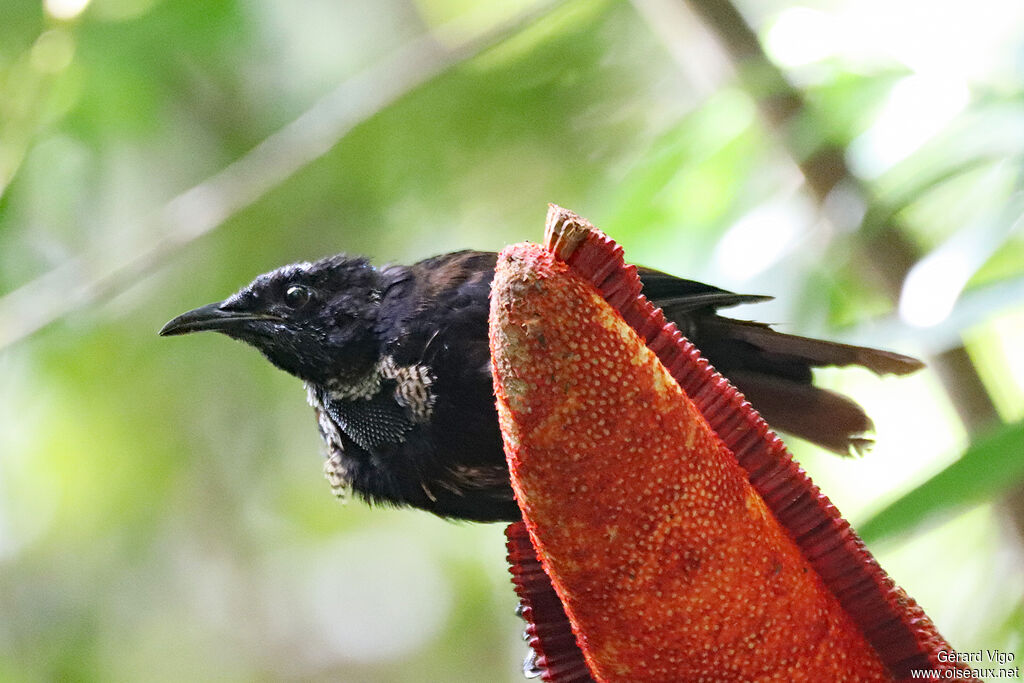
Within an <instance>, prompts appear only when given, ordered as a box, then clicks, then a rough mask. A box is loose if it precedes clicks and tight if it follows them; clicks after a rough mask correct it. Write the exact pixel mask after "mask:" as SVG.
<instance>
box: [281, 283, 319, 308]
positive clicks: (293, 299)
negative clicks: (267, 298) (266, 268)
mask: <svg viewBox="0 0 1024 683" xmlns="http://www.w3.org/2000/svg"><path fill="white" fill-rule="evenodd" d="M311 297H312V294H311V293H310V291H309V287H303V286H302V285H292V286H291V287H289V288H288V289H287V290H285V293H284V304H285V306H287V307H288V308H293V309H299V308H302V307H303V306H305V305H306V304H307V303H309V299H310V298H311Z"/></svg>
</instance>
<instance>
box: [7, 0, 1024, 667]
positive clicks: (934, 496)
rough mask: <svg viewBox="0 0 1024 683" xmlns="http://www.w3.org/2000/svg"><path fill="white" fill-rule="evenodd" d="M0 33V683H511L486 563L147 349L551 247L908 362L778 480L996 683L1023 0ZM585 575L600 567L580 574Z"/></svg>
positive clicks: (476, 545) (1010, 622) (574, 8)
mask: <svg viewBox="0 0 1024 683" xmlns="http://www.w3.org/2000/svg"><path fill="white" fill-rule="evenodd" d="M735 9H736V8H735V7H733V6H732V5H729V4H727V3H724V2H721V0H715V1H705V0H694V1H693V2H692V3H690V4H687V3H684V2H677V1H675V0H636V1H635V2H611V1H584V0H575V1H567V2H555V3H525V2H511V1H510V0H504V1H502V2H487V3H483V2H469V1H468V0H379V1H371V0H351V1H346V2H335V1H332V0H310V1H308V2H288V1H286V0H250V1H248V2H245V1H243V0H92V1H91V2H90V1H89V0H45V1H44V2H42V3H41V2H38V1H28V0H0V193H2V194H0V680H3V681H37V680H96V681H108V680H124V681H129V680H132V681H133V680H145V681H180V680H238V681H246V680H254V679H256V680H299V679H301V680H333V681H441V680H444V681H519V680H522V677H521V674H520V672H519V667H520V662H521V660H522V657H523V655H524V654H525V645H524V643H522V641H521V640H520V639H519V632H520V630H521V628H522V626H521V623H520V622H519V621H518V620H517V619H516V618H515V617H514V616H513V609H514V607H515V600H514V596H513V593H512V589H511V585H510V584H509V581H508V578H507V573H506V570H505V563H504V547H503V536H502V528H501V526H500V525H491V526H480V525H470V524H452V523H446V522H443V521H440V520H437V519H434V518H432V517H430V516H428V515H426V514H424V513H419V512H412V511H393V510H370V509H367V508H366V507H365V506H363V505H362V504H361V503H356V502H353V503H349V504H348V505H346V506H340V505H339V504H338V503H337V502H336V501H335V500H334V499H333V498H332V497H331V495H330V493H329V491H328V487H327V484H326V482H324V481H323V478H322V476H321V473H320V467H321V455H320V452H321V451H320V443H319V438H318V436H317V432H316V427H315V425H314V420H313V416H312V414H311V411H310V409H309V408H308V406H306V404H305V401H304V392H303V390H302V387H301V385H300V383H299V382H298V381H297V380H294V379H292V378H290V377H288V376H286V375H284V374H283V373H280V372H278V371H277V370H275V369H274V368H273V367H271V366H270V365H269V364H268V363H267V362H265V361H264V360H263V359H262V358H261V357H260V356H259V355H258V354H257V353H255V352H254V351H252V350H251V349H248V348H245V347H242V346H241V345H237V344H233V343H231V342H230V341H228V340H227V339H225V338H223V337H220V336H216V335H208V336H207V335H199V336H196V337H190V338H187V339H160V338H158V337H157V336H156V332H157V330H158V329H159V328H160V326H161V324H163V323H164V322H165V321H166V320H168V319H169V318H171V317H172V316H174V315H176V314H178V313H180V312H182V311H184V310H186V309H189V308H192V307H194V306H197V305H200V304H204V303H207V302H210V301H214V300H217V299H220V298H222V297H223V296H225V295H227V294H228V293H230V292H232V291H234V290H235V289H236V288H238V287H239V286H240V285H242V284H244V283H246V282H248V281H249V280H250V279H251V278H252V277H253V276H254V275H256V274H257V273H260V272H263V271H265V270H268V269H271V268H273V267H276V266H278V265H281V264H283V263H287V262H290V261H294V260H301V259H312V258H315V257H319V256H322V255H326V254H330V253H335V252H338V251H348V252H355V253H362V254H367V255H370V256H372V257H373V258H374V259H375V260H376V261H377V262H386V261H412V260H415V259H418V258H422V257H426V256H429V255H432V254H435V253H439V252H442V251H448V250H452V249H457V248H465V247H474V248H482V249H499V248H501V247H502V246H503V245H506V244H509V243H512V242H518V241H523V240H538V239H540V236H541V232H542V226H543V221H544V215H545V211H546V204H547V202H556V203H559V204H561V205H563V206H566V207H569V208H571V209H574V210H576V211H578V212H580V213H581V214H583V215H585V216H587V217H588V218H590V219H591V220H593V221H594V222H595V223H596V224H597V225H598V226H599V227H601V228H602V229H604V230H605V231H606V232H608V233H609V234H610V235H612V236H613V237H614V238H615V239H616V240H618V241H619V242H620V243H621V244H622V245H623V246H624V247H625V249H626V254H627V257H628V258H629V259H630V260H632V261H635V262H639V263H644V264H647V265H651V266H654V267H658V268H661V269H665V270H669V271H672V272H675V273H678V274H680V275H685V276H687V277H693V278H697V279H702V280H705V281H708V282H712V283H714V284H717V285H719V286H723V287H727V288H731V289H738V290H741V291H746V292H752V293H770V294H773V295H775V296H776V297H778V298H777V300H776V301H774V302H771V303H769V304H762V305H759V306H758V307H757V308H749V309H740V310H739V311H738V312H737V315H738V316H743V317H751V318H757V319H760V320H766V321H770V322H773V323H777V324H778V327H779V328H780V329H783V330H785V331H791V332H800V333H803V334H811V335H819V336H824V337H828V338H833V339H838V340H843V341H852V342H857V343H867V344H873V345H877V346H883V347H888V348H892V349H896V350H899V351H902V352H905V353H910V354H915V355H919V356H921V357H923V358H925V359H927V360H928V361H929V363H930V365H931V368H930V369H929V370H927V371H924V372H921V373H919V374H917V375H915V376H912V377H910V378H903V379H894V378H886V379H878V378H876V377H874V376H872V375H870V374H869V373H867V372H866V371H861V370H845V371H828V372H823V373H821V381H822V382H823V383H825V384H827V385H828V386H833V387H836V388H838V389H841V390H843V391H845V392H848V393H850V394H852V395H853V396H855V397H856V398H857V400H859V401H860V402H861V403H863V404H864V405H865V406H866V407H867V408H868V410H869V412H870V414H871V415H872V416H873V417H874V418H875V422H876V425H877V446H876V447H875V449H874V451H873V452H872V453H871V454H869V455H868V456H867V457H865V458H862V459H846V460H844V459H840V458H836V457H834V456H832V455H829V454H826V453H823V452H821V451H818V450H816V449H814V448H812V447H809V446H807V445H806V444H802V443H799V442H794V443H793V444H792V447H793V450H794V451H795V453H796V455H797V458H798V459H799V460H800V461H801V462H802V463H803V465H804V467H805V468H806V469H807V470H808V471H809V472H810V473H811V474H812V476H814V478H815V480H816V481H817V482H818V483H819V484H820V485H821V487H822V489H823V490H824V491H826V492H827V493H828V494H829V496H831V497H832V499H833V500H834V501H835V502H836V503H837V505H838V506H839V507H840V509H841V510H843V512H844V513H845V514H846V516H847V517H848V518H850V519H851V521H852V522H853V523H854V524H855V526H858V528H860V529H861V530H862V531H863V532H864V535H865V537H866V538H867V540H868V541H869V543H870V545H871V547H872V549H873V550H874V551H875V552H876V554H877V556H878V557H879V559H880V561H881V563H882V564H883V566H885V567H886V568H887V569H888V571H889V572H890V573H891V574H892V575H893V577H894V578H895V579H896V581H897V582H899V583H900V584H902V585H903V586H904V587H905V588H906V589H907V590H908V592H909V593H910V594H911V595H913V596H914V597H915V598H917V600H918V601H919V602H921V603H922V604H923V605H924V607H925V608H926V610H927V611H928V612H929V613H930V615H931V616H932V618H933V619H934V620H935V621H936V622H937V623H938V625H939V627H940V630H941V631H942V632H943V633H944V634H945V635H946V637H947V638H948V639H949V640H950V641H951V643H953V645H954V646H956V647H957V648H959V649H961V650H977V649H980V648H988V649H995V648H998V649H1002V650H1008V651H1013V652H1017V653H1020V654H1019V655H1018V661H1017V662H1016V664H1018V665H1019V663H1020V662H1019V658H1020V656H1022V655H1024V648H1022V641H1021V638H1022V635H1024V603H1022V597H1021V596H1022V593H1024V573H1022V572H1021V569H1020V568H1021V566H1024V564H1022V559H1024V558H1022V544H1021V539H1022V533H1024V428H1022V427H1021V422H1020V421H1021V419H1022V418H1024V358H1022V355H1021V349H1024V230H1021V228H1020V224H1019V223H1018V220H1019V219H1020V217H1021V215H1022V214H1024V192H1022V189H1024V177H1022V171H1024V166H1022V162H1024V5H1021V4H1020V3H1019V1H1018V0H980V1H979V2H974V3H959V2H952V1H951V0H941V1H939V2H934V1H930V2H926V1H924V0H913V1H911V0H895V1H891V2H880V1H876V0H871V1H868V2H864V1H857V0H822V1H821V2H808V3H805V4H802V5H799V6H798V5H794V4H790V3H786V2H779V1H775V0H771V1H769V2H759V3H755V2H752V1H748V2H746V3H744V4H742V5H740V6H739V8H738V9H739V10H740V11H741V12H742V19H741V17H740V15H738V14H736V13H735V11H734V10H735ZM595 552H600V549H595Z"/></svg>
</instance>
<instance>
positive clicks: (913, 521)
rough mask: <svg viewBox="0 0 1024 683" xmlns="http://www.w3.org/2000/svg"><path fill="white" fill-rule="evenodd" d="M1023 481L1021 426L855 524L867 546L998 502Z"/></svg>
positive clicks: (969, 451) (1007, 430)
mask: <svg viewBox="0 0 1024 683" xmlns="http://www.w3.org/2000/svg"><path fill="white" fill-rule="evenodd" d="M1022 481H1024V422H1018V423H1015V424H1011V425H1007V426H1005V427H1003V428H1002V429H1000V430H999V431H998V432H996V433H995V434H992V435H991V436H989V437H987V438H985V439H982V440H980V441H978V442H976V443H974V444H972V445H971V446H970V447H969V448H968V449H967V450H966V451H965V452H964V454H963V455H962V456H960V459H959V460H957V461H956V462H955V463H953V464H952V465H950V466H949V467H947V468H946V469H944V470H942V471H941V472H939V473H938V474H936V475H935V476H934V477H932V478H931V479H929V480H927V481H926V482H924V483H923V484H921V485H920V486H918V487H916V488H915V489H913V490H911V491H909V492H908V493H906V494H904V495H903V496H901V497H900V498H899V499H898V500H896V501H895V502H893V503H891V504H889V505H888V506H886V507H885V508H884V509H883V510H882V511H881V512H879V513H878V514H876V515H875V516H874V517H872V518H871V519H869V520H868V521H867V522H865V523H864V524H862V525H860V526H859V528H858V532H859V533H860V535H861V537H862V538H863V539H864V540H865V541H866V542H867V543H876V542H879V541H883V540H885V539H888V538H892V537H894V536H897V535H899V534H905V533H908V532H910V531H911V530H913V529H914V528H915V527H917V526H918V525H920V524H922V523H924V522H926V521H929V520H933V519H939V518H942V517H948V516H949V515H952V514H954V513H955V512H957V511H960V510H962V509H963V508H965V507H967V506H969V505H976V504H978V503H983V502H986V501H992V500H998V499H999V498H1001V497H1002V496H1003V495H1004V494H1006V493H1007V492H1008V491H1010V490H1011V489H1013V488H1015V487H1017V486H1019V485H1020V484H1021V482H1022Z"/></svg>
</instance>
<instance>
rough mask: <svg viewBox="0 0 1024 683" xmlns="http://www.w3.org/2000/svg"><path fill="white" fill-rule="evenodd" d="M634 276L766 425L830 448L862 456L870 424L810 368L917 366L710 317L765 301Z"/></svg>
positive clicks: (647, 272)
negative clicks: (815, 378) (815, 381)
mask: <svg viewBox="0 0 1024 683" xmlns="http://www.w3.org/2000/svg"><path fill="white" fill-rule="evenodd" d="M639 271H640V276H641V279H642V280H643V283H644V294H645V295H646V296H647V297H648V298H649V299H651V301H653V302H654V304H655V305H657V306H660V307H661V308H662V309H663V310H664V312H665V315H666V317H668V318H669V319H670V320H672V321H673V322H675V323H676V325H677V326H678V327H679V329H680V331H681V332H682V333H683V334H684V335H686V336H687V337H688V338H689V339H690V341H692V342H693V343H694V344H695V345H696V346H697V348H698V349H700V352H701V354H702V355H703V356H704V357H705V358H707V359H708V361H709V362H710V363H711V364H712V365H713V366H714V367H715V369H716V370H718V371H719V372H720V373H722V374H723V375H724V376H725V377H727V378H728V379H729V380H730V381H731V382H732V383H733V384H735V385H736V387H737V388H738V389H739V390H740V391H741V392H743V394H744V396H746V398H747V400H749V401H750V403H751V405H753V406H754V407H755V408H756V409H757V410H758V411H759V412H760V413H761V414H762V416H763V417H764V418H765V420H766V421H767V422H768V423H769V424H771V425H772V426H773V427H775V428H777V429H779V430H780V431H784V432H787V433H789V434H792V435H794V436H798V437H800V438H803V439H806V440H808V441H811V442H813V443H816V444H818V445H819V446H822V447H823V448H826V449H828V450H830V451H833V452H836V453H839V454H842V455H847V454H849V453H851V452H855V453H862V452H863V451H864V450H866V449H867V448H868V447H869V446H870V444H871V440H870V438H868V437H867V436H866V435H867V434H868V433H869V432H870V431H872V429H873V424H872V422H871V419H870V418H869V417H868V416H867V415H866V414H865V413H864V410H863V409H862V408H861V407H860V406H859V405H857V403H855V402H854V401H852V400H851V399H849V398H847V397H845V396H842V395H840V394H837V393H835V392H832V391H829V390H827V389H822V388H820V387H816V386H814V385H813V383H812V382H813V376H812V372H811V370H812V368H816V367H826V366H849V365H859V366H862V367H865V368H867V369H869V370H871V371H872V372H875V373H877V374H880V375H881V374H887V373H893V374H906V373H909V372H913V371H915V370H918V369H920V368H921V367H923V363H921V361H919V360H917V359H915V358H911V357H909V356H904V355H902V354H898V353H893V352H891V351H883V350H881V349H872V348H867V347H862V346H853V345H850V344H841V343H838V342H832V341H826V340H821V339H811V338H808V337H801V336H797V335H792V334H785V333H782V332H777V331H776V330H773V329H772V328H771V327H770V326H769V325H766V324H764V323H758V322H751V321H746V320H735V319H733V318H727V317H724V316H720V315H718V313H717V311H718V309H720V308H726V307H729V306H736V305H738V304H743V303H756V302H758V301H765V300H767V299H769V298H771V297H764V296H758V295H749V294H735V293H733V292H729V291H727V290H723V289H719V288H717V287H712V286H710V285H705V284H702V283H700V282H694V281H692V280H684V279H682V278H676V277H674V276H672V275H668V274H667V273H662V272H660V271H655V270H651V269H646V268H641V269H639Z"/></svg>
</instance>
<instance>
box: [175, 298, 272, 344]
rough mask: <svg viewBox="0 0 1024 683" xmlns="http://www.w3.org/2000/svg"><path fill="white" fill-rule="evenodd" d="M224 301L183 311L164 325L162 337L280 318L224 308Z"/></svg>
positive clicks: (223, 328)
mask: <svg viewBox="0 0 1024 683" xmlns="http://www.w3.org/2000/svg"><path fill="white" fill-rule="evenodd" d="M223 306H224V302H223V301H218V302H217V303H213V304H207V305H206V306H200V307H199V308H196V309H194V310H191V311H189V312H188V313H182V314H181V315H179V316H178V317H177V318H175V319H174V320H171V321H170V322H169V323H167V324H166V325H164V326H163V328H162V329H161V330H160V336H161V337H171V336H174V335H176V334H188V333H189V332H202V331H204V330H219V331H223V330H225V329H227V328H229V327H231V326H233V325H235V324H236V323H240V322H244V321H246V320H279V318H278V317H277V316H275V315H271V314H269V313H253V312H251V311H239V310H231V309H229V308H223Z"/></svg>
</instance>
